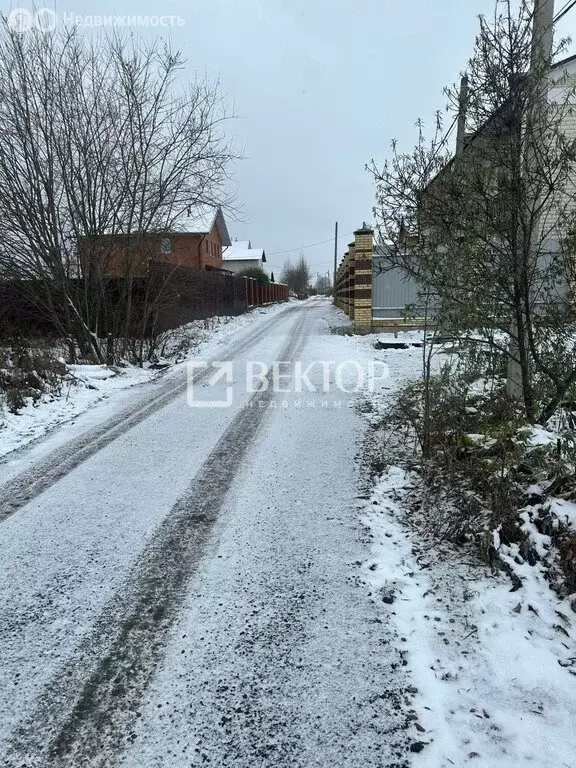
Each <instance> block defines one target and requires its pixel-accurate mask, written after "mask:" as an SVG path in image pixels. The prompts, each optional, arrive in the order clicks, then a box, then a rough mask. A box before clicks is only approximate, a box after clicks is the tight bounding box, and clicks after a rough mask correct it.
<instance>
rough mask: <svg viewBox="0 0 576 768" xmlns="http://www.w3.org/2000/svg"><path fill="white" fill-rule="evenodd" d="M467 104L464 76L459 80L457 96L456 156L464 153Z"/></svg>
mask: <svg viewBox="0 0 576 768" xmlns="http://www.w3.org/2000/svg"><path fill="white" fill-rule="evenodd" d="M467 102H468V77H467V76H466V75H464V76H463V77H462V79H461V80H460V94H459V96H458V127H457V129H456V154H457V155H461V154H462V152H464V139H465V138H466V105H467Z"/></svg>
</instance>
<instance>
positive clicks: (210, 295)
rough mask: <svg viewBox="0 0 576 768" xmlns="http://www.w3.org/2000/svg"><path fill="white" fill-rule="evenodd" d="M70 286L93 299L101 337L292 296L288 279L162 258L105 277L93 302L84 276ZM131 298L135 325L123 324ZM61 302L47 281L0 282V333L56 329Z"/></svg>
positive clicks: (157, 327) (162, 326)
mask: <svg viewBox="0 0 576 768" xmlns="http://www.w3.org/2000/svg"><path fill="white" fill-rule="evenodd" d="M129 286H130V287H129ZM67 290H68V294H69V295H70V296H76V297H79V300H78V306H83V305H86V306H89V305H90V307H91V313H92V315H91V321H90V320H87V323H88V325H89V327H93V326H96V327H97V333H98V335H99V336H100V337H104V336H106V335H108V334H109V333H112V334H113V335H115V336H116V335H117V334H118V332H119V330H120V329H122V332H123V333H124V334H126V335H128V336H129V335H136V336H141V335H142V333H143V332H144V334H145V335H147V334H149V333H152V332H155V333H157V332H162V331H166V330H170V329H172V328H177V327H179V326H181V325H185V324H186V323H189V322H192V321H193V320H202V319H205V318H207V317H213V316H216V315H239V314H242V313H243V312H246V311H247V310H249V309H251V308H252V307H258V306H263V305H265V304H271V303H276V302H283V301H287V300H288V286H286V285H282V284H279V283H270V284H269V285H260V284H259V283H258V281H257V280H254V279H253V278H247V277H241V276H238V275H234V274H232V273H230V272H226V271H220V270H200V269H187V268H184V267H173V266H170V265H164V264H154V265H151V266H150V270H149V274H148V275H147V276H145V277H135V278H133V279H132V280H131V281H130V283H128V281H127V280H126V278H112V279H107V280H106V281H105V283H103V284H100V285H99V286H98V291H97V292H95V296H94V301H93V302H91V301H90V300H88V301H85V299H86V297H87V296H88V297H89V296H90V291H91V288H90V285H88V283H87V282H85V281H84V280H82V279H71V280H70V281H69V282H68V285H67ZM61 294H62V295H61ZM128 298H129V304H130V307H131V318H132V323H131V325H132V326H133V327H132V330H131V329H130V328H128V329H127V328H126V327H125V325H124V324H123V315H124V313H125V311H126V306H127V304H128ZM63 304H64V300H63V291H62V290H61V289H60V290H58V289H57V288H56V286H51V285H50V283H49V282H47V281H44V282H41V281H36V282H35V281H5V282H0V336H4V337H6V336H13V335H14V334H24V335H26V334H29V333H33V334H35V335H36V334H41V335H47V334H54V333H58V327H57V326H58V323H57V319H58V318H57V316H56V317H55V315H54V313H55V312H57V311H58V310H57V309H56V310H55V309H54V307H61V306H63ZM96 305H98V308H97V309H96V310H94V306H96ZM94 317H96V321H95V320H94Z"/></svg>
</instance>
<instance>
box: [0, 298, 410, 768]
mask: <svg viewBox="0 0 576 768" xmlns="http://www.w3.org/2000/svg"><path fill="white" fill-rule="evenodd" d="M332 312H333V310H332V309H331V308H330V306H329V305H328V304H326V303H321V302H317V303H316V304H314V303H308V304H305V305H302V306H299V307H297V308H296V309H293V308H288V309H287V310H285V311H284V312H281V313H278V314H277V315H275V316H273V317H272V318H271V319H270V318H262V319H261V320H260V321H259V322H258V323H257V324H256V325H255V326H254V327H252V328H251V329H250V330H249V331H247V332H244V333H242V334H237V335H236V336H234V337H233V338H232V339H231V340H230V342H229V343H228V346H227V347H226V348H225V349H222V350H221V351H220V352H219V355H218V356H219V358H220V359H233V360H234V363H235V371H239V370H241V369H242V366H243V363H245V362H246V361H249V360H257V361H264V362H266V363H268V364H270V363H272V362H273V361H274V360H278V361H287V362H288V363H290V362H293V361H296V360H300V361H302V363H303V365H304V366H306V365H308V364H309V363H311V362H313V361H315V360H318V361H327V360H334V361H342V360H345V359H349V358H351V357H354V355H356V356H358V355H361V352H359V351H358V350H359V349H361V347H358V346H355V345H353V344H351V343H350V342H351V340H350V339H348V338H346V337H343V336H338V335H333V334H331V333H330V330H329V327H328V324H327V322H326V317H328V316H329V315H330V314H331V313H332ZM289 369H290V366H289V365H285V366H283V367H282V368H281V370H283V371H288V370H289ZM202 383H203V378H202V376H200V377H199V379H198V384H199V386H200V387H201V386H202ZM234 384H235V386H234V400H233V404H232V406H231V407H230V408H211V409H204V408H190V407H189V406H188V405H187V402H186V396H185V385H184V382H183V381H182V380H181V379H180V378H178V377H172V378H171V379H167V380H166V381H164V382H163V383H161V384H158V385H155V387H154V388H153V392H150V389H148V390H147V394H145V395H141V396H140V399H139V400H138V402H136V403H134V404H133V405H132V406H131V407H130V408H129V409H126V410H124V411H122V412H119V413H116V414H115V415H113V416H112V418H111V419H110V420H109V421H108V422H107V423H106V424H103V425H101V426H99V427H96V428H93V429H92V430H90V431H89V432H87V433H86V434H83V435H80V436H76V437H75V439H74V440H73V441H72V442H71V443H69V444H67V445H60V446H58V447H57V448H55V449H54V451H53V452H52V453H51V454H49V455H46V456H44V457H43V458H41V459H39V460H36V461H34V462H33V461H31V460H30V459H29V458H27V457H26V456H24V457H19V458H18V460H17V461H15V462H13V463H12V464H8V465H6V466H3V467H1V468H0V519H2V521H3V522H2V523H1V525H0V531H1V538H0V589H1V590H2V595H3V596H4V599H3V601H2V606H1V616H0V648H1V653H2V664H1V669H0V710H1V712H2V718H1V722H0V740H1V741H0V756H1V760H2V764H3V765H6V766H10V768H12V767H14V768H15V767H16V766H22V768H24V766H26V768H32V767H34V768H37V767H40V768H48V767H49V766H62V767H63V766H85V765H86V766H98V767H102V768H103V767H104V766H106V767H107V768H108V767H109V766H116V765H122V766H130V767H131V768H148V766H150V767H152V766H170V767H172V766H174V768H179V767H180V766H200V765H214V766H251V767H252V766H262V767H264V766H290V767H291V768H293V767H296V766H302V767H303V768H304V767H308V766H331V767H334V766H346V768H350V767H352V766H362V767H367V766H390V767H392V766H404V765H405V764H406V763H405V762H404V758H403V755H404V754H405V750H406V746H407V736H406V731H405V718H404V715H403V714H402V712H401V711H400V707H401V704H402V700H403V697H402V687H403V686H405V685H406V681H405V680H403V678H402V675H401V672H400V671H399V670H400V669H401V666H400V655H399V653H398V650H397V649H396V647H395V645H394V644H393V643H391V642H390V639H391V636H390V634H389V629H388V627H387V626H386V625H385V623H383V622H382V619H381V618H380V616H379V612H378V610H377V608H376V607H375V606H374V605H373V603H372V602H371V601H370V600H368V599H367V598H366V593H365V590H364V589H363V587H362V586H360V585H359V584H358V566H359V564H360V562H361V561H362V560H363V559H365V558H366V546H365V542H364V541H363V536H364V531H363V529H362V528H361V526H360V524H359V522H358V510H357V496H358V493H359V490H358V489H359V477H358V469H357V465H356V462H355V459H356V456H357V452H358V448H359V440H360V438H361V435H362V430H363V425H362V422H361V419H360V417H359V416H358V414H357V413H356V411H355V410H354V409H353V408H350V407H348V404H349V398H348V397H346V396H345V395H344V396H343V395H342V393H338V392H336V391H333V392H332V393H331V394H329V395H326V394H323V393H318V394H307V395H306V396H305V397H303V396H302V395H300V394H297V393H285V394H282V395H280V396H278V395H274V394H273V393H271V392H270V390H267V391H266V392H259V393H256V394H250V393H249V392H247V391H246V387H245V386H244V384H243V381H242V377H241V376H240V375H236V374H235V382H234ZM218 386H219V385H217V386H216V387H212V388H210V394H211V396H213V395H214V390H217V387H218ZM221 387H222V388H223V387H224V383H222V384H221ZM280 398H281V399H280ZM35 456H36V454H35Z"/></svg>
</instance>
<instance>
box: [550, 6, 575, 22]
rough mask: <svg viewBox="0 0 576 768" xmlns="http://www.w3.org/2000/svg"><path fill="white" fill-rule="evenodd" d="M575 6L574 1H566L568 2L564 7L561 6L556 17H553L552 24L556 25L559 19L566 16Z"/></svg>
mask: <svg viewBox="0 0 576 768" xmlns="http://www.w3.org/2000/svg"><path fill="white" fill-rule="evenodd" d="M575 5H576V0H568V2H567V3H566V5H564V6H563V7H562V8H561V9H560V10H559V11H558V13H557V14H556V16H555V17H554V24H556V22H558V21H560V19H561V18H563V17H564V16H566V14H567V13H568V11H571V10H572V8H574V6H575Z"/></svg>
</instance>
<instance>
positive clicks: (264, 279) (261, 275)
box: [238, 267, 270, 285]
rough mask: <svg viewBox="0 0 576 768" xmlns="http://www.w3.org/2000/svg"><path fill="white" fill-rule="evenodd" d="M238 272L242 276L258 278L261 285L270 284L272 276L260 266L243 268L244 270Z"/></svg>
mask: <svg viewBox="0 0 576 768" xmlns="http://www.w3.org/2000/svg"><path fill="white" fill-rule="evenodd" d="M238 274H239V275H240V277H252V278H253V279H254V280H257V281H258V282H259V283H260V285H268V284H269V283H270V278H269V277H268V275H267V274H266V272H264V270H263V269H260V267H248V269H243V270H242V272H239V273H238Z"/></svg>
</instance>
